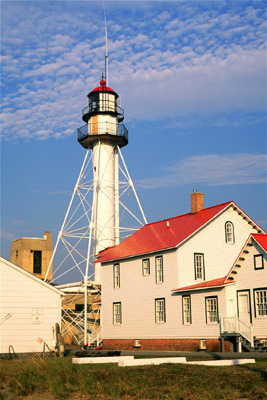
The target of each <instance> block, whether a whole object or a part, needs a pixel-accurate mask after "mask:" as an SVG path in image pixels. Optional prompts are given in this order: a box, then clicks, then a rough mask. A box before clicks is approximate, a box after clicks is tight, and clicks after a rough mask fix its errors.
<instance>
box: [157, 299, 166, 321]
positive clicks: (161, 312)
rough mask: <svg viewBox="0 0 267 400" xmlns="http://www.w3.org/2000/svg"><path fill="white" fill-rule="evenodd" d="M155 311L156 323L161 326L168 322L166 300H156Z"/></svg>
mask: <svg viewBox="0 0 267 400" xmlns="http://www.w3.org/2000/svg"><path fill="white" fill-rule="evenodd" d="M155 309H156V310H155V311H156V312H155V314H156V323H157V324H160V323H163V322H166V311H165V299H156V300H155Z"/></svg>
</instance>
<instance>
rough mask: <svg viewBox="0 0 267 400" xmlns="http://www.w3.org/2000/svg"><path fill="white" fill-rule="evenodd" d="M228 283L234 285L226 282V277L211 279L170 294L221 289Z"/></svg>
mask: <svg viewBox="0 0 267 400" xmlns="http://www.w3.org/2000/svg"><path fill="white" fill-rule="evenodd" d="M229 283H234V282H233V281H226V276H224V277H222V278H217V279H212V280H211V281H206V282H201V283H197V284H195V285H190V286H184V287H182V288H179V289H174V290H172V292H188V291H191V290H200V289H211V288H213V289H215V288H217V287H223V286H226V285H228V284H229Z"/></svg>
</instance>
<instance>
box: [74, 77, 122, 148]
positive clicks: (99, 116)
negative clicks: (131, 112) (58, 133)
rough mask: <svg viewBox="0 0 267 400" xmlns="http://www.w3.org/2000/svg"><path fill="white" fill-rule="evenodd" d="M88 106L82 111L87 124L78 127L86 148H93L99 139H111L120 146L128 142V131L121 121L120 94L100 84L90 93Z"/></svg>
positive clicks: (79, 137) (81, 142) (79, 138)
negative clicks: (118, 100) (118, 101)
mask: <svg viewBox="0 0 267 400" xmlns="http://www.w3.org/2000/svg"><path fill="white" fill-rule="evenodd" d="M87 97H88V106H87V107H85V108H84V109H83V111H82V114H83V115H82V119H83V120H84V122H86V125H85V126H82V127H81V128H79V129H78V141H79V143H80V144H81V145H82V146H83V147H85V148H92V147H93V143H95V142H96V141H97V140H100V139H101V140H104V139H105V141H107V140H108V141H111V142H114V143H117V144H118V145H119V147H123V146H126V145H127V144H128V131H127V129H126V128H125V126H124V125H123V124H122V123H121V122H122V121H123V119H124V111H123V109H122V108H121V107H119V106H118V104H117V99H118V97H119V96H118V94H117V93H116V92H114V90H113V89H111V88H109V87H108V86H106V82H105V80H104V79H102V80H101V81H100V86H99V87H97V88H95V89H94V90H92V91H91V92H90V93H89V94H88V96H87Z"/></svg>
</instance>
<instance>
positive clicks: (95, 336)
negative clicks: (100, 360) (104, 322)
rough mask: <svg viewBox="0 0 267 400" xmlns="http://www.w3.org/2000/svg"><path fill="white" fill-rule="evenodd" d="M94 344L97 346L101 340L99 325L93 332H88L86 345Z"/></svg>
mask: <svg viewBox="0 0 267 400" xmlns="http://www.w3.org/2000/svg"><path fill="white" fill-rule="evenodd" d="M95 342H96V345H97V346H99V345H100V343H101V342H102V328H101V326H100V327H99V328H97V329H96V330H95V331H94V332H92V333H90V334H89V335H88V345H89V346H90V345H91V344H93V343H95Z"/></svg>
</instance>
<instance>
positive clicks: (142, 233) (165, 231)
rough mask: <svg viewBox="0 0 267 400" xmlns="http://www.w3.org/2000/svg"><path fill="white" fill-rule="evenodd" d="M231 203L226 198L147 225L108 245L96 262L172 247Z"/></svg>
mask: <svg viewBox="0 0 267 400" xmlns="http://www.w3.org/2000/svg"><path fill="white" fill-rule="evenodd" d="M231 204H232V205H233V206H235V207H236V205H235V204H234V203H233V202H231V201H230V202H227V203H222V204H219V205H217V206H213V207H209V208H204V209H203V210H201V211H199V212H198V213H195V214H191V213H188V214H184V215H180V216H177V217H174V218H170V219H167V220H163V221H158V222H154V223H151V224H147V225H145V226H143V227H142V228H141V229H139V230H138V231H137V232H135V233H134V234H133V235H132V236H130V237H129V238H128V239H126V240H124V241H123V242H122V243H120V244H119V245H118V246H113V247H110V248H108V249H106V250H104V251H103V252H101V254H100V257H99V259H98V260H97V262H106V261H111V260H119V259H123V258H129V257H133V256H136V255H140V254H147V253H152V252H155V251H160V250H164V249H169V248H174V247H176V246H178V245H179V244H180V243H182V242H183V241H184V240H185V239H187V238H188V237H189V236H191V235H192V234H193V233H195V232H196V231H198V230H199V229H200V228H201V227H203V226H204V225H205V224H206V223H208V222H209V221H210V220H212V219H213V218H214V217H215V216H216V215H218V214H219V213H220V212H221V211H223V210H224V209H226V208H227V207H229V206H230V205H231ZM167 222H168V223H167ZM168 225H169V226H168Z"/></svg>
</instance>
